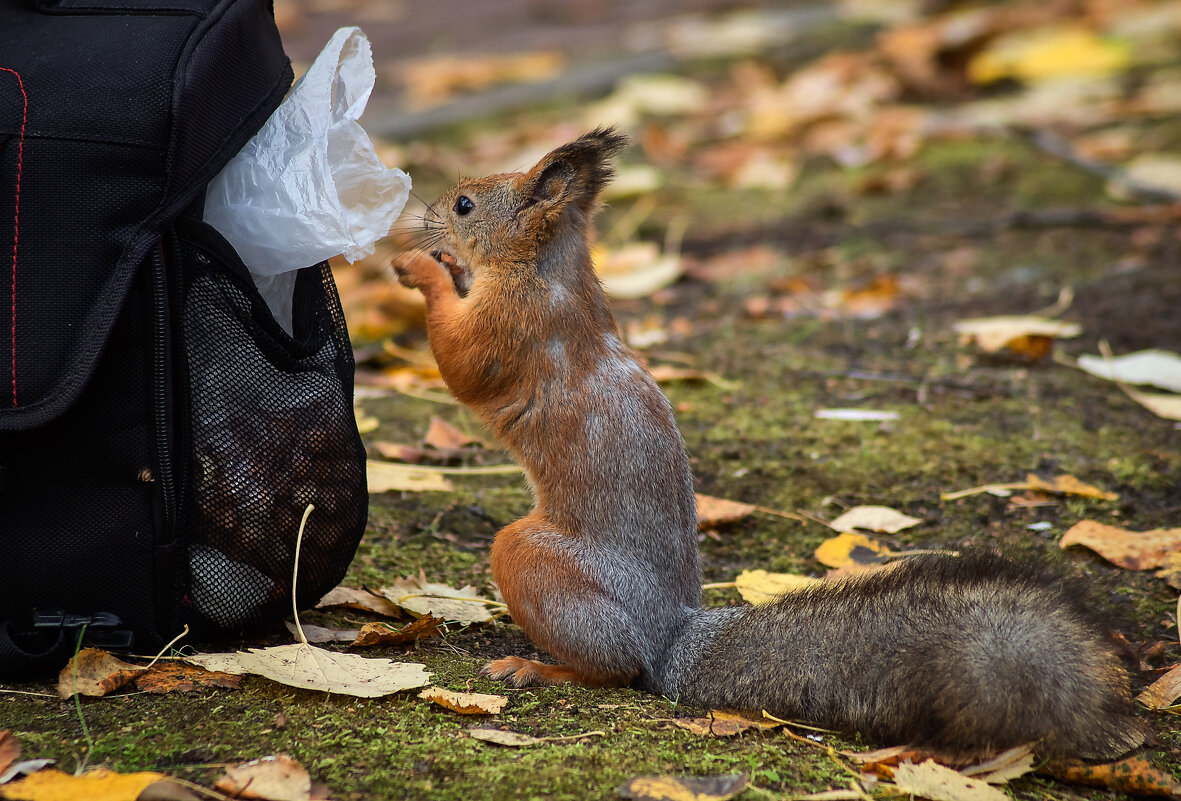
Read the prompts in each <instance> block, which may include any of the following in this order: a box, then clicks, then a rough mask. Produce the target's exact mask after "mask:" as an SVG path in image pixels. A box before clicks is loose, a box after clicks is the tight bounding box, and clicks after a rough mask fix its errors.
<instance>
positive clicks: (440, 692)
mask: <svg viewBox="0 0 1181 801" xmlns="http://www.w3.org/2000/svg"><path fill="white" fill-rule="evenodd" d="M418 697H419V698H422V699H424V700H427V701H433V702H434V703H436V704H438V705H439V706H441V707H445V708H447V709H450V710H451V711H452V712H458V713H459V714H461V715H496V714H498V713H499V712H500V710H502V709H504V705H505V704H507V703H508V698H506V697H505V696H503V695H484V694H483V693H457V692H452V691H451V690H448V689H445V688H443V687H427V688H426V689H425V690H423V691H422V692H420V693H419V694H418Z"/></svg>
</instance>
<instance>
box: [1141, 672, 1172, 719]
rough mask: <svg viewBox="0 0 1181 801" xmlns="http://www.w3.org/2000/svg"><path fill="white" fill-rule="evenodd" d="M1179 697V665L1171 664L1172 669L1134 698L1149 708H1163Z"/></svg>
mask: <svg viewBox="0 0 1181 801" xmlns="http://www.w3.org/2000/svg"><path fill="white" fill-rule="evenodd" d="M1178 698H1181V665H1173V669H1172V670H1170V671H1169V672H1168V673H1166V674H1165V675H1163V676H1161V677H1160V678H1159V679H1157V680H1156V681H1154V682H1153V683H1152V684H1150V685H1148V687H1147V688H1145V690H1144V692H1142V693H1140V694H1139V695H1137V696H1136V700H1137V701H1139V702H1140V703H1142V704H1144V706H1146V707H1148V708H1149V709H1165V708H1167V707H1170V706H1172V705H1173V704H1174V703H1176V701H1177V699H1178Z"/></svg>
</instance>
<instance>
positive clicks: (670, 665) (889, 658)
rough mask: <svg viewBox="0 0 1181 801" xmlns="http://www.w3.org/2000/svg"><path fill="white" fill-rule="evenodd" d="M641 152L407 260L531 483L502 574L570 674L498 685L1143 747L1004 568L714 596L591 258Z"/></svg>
mask: <svg viewBox="0 0 1181 801" xmlns="http://www.w3.org/2000/svg"><path fill="white" fill-rule="evenodd" d="M623 145H624V139H623V137H621V136H619V135H618V134H616V133H614V132H613V131H604V130H598V131H594V132H592V133H590V134H587V135H586V136H583V137H582V138H580V139H578V140H577V141H575V142H572V143H570V144H567V145H564V146H562V147H560V148H558V149H556V150H554V151H553V152H551V153H550V154H548V155H547V156H546V157H544V158H543V159H542V160H541V161H540V162H539V163H538V164H537V165H536V166H535V167H533V168H532V169H531V170H529V171H528V172H527V173H511V174H505V175H493V176H490V177H487V178H479V179H471V180H465V181H461V182H460V183H459V184H458V185H456V186H455V187H454V188H453V189H451V190H450V191H449V192H448V193H447V194H445V195H444V196H443V197H442V198H440V200H439V201H437V202H436V204H433V205H432V207H430V208H429V209H428V219H429V222H428V226H427V227H428V236H430V237H432V239H431V242H430V246H432V247H437V248H438V249H437V250H436V251H435V252H434V253H432V256H433V257H434V258H433V260H432V259H428V258H426V257H425V256H418V257H409V258H406V259H400V260H399V261H398V262H396V263H395V265H394V266H395V269H396V270H397V272H398V277H399V280H401V281H402V283H403V284H405V285H407V286H412V287H417V288H419V289H421V290H422V292H423V295H424V297H425V299H426V304H427V327H428V335H429V337H430V342H431V349H432V350H433V351H434V354H435V357H436V360H437V361H438V364H439V369H440V371H441V372H442V374H443V377H444V379H445V380H446V381H447V384H448V386H449V387H450V389H451V391H452V392H453V393H454V394H455V396H456V397H457V398H458V399H459V400H460V401H462V402H463V403H465V404H467V405H468V406H470V407H471V408H472V409H473V410H475V412H476V413H477V414H478V415H479V416H480V417H481V418H482V419H483V420H484V422H485V423H486V424H487V425H488V426H489V427H490V428H491V429H492V430H493V432H494V433H495V434H496V435H497V436H498V437H499V438H500V439H501V441H502V442H504V444H505V445H506V446H507V447H508V449H509V451H510V452H511V453H512V455H513V457H514V459H516V461H517V462H518V463H519V464H520V465H521V466H522V467H523V468H524V469H525V472H526V475H527V476H528V478H529V482H530V485H531V488H532V490H533V494H534V500H535V507H534V509H533V510H532V511H531V512H530V513H529V514H528V515H527V516H526V517H524V518H522V519H521V520H518V521H516V522H515V523H513V524H511V525H509V526H507V527H506V528H505V529H503V530H502V531H500V532H499V533H498V534H497V536H496V540H495V542H494V543H493V546H492V574H493V577H494V578H495V580H496V582H497V584H498V585H499V587H500V590H501V592H502V593H503V595H504V598H505V601H506V603H507V604H508V607H509V611H510V613H511V614H512V617H513V620H514V622H516V623H517V624H518V625H520V626H521V628H522V629H524V631H525V632H526V634H528V635H529V637H530V638H531V639H532V640H533V641H534V642H535V643H536V644H537V645H538V646H539V647H541V648H544V649H545V650H547V651H549V652H550V653H551V654H552V655H553V656H554V657H556V658H557V659H558V660H559V661H560V662H561V664H560V665H546V664H542V663H539V662H533V661H530V660H525V659H521V658H519V657H508V658H505V659H498V660H494V661H493V662H491V663H489V664H488V665H487V666H486V667H485V668H484V669H483V670H482V671H481V672H482V674H483V675H487V676H491V677H492V678H494V679H498V680H503V681H505V682H508V683H510V684H515V685H517V686H522V685H525V684H531V683H542V682H560V681H578V682H582V683H584V684H588V685H592V686H623V685H629V684H630V685H632V686H636V687H639V688H643V689H647V690H650V691H653V692H657V693H661V694H664V695H666V696H668V697H669V698H672V699H674V700H677V701H679V702H682V703H686V704H692V705H700V706H708V707H719V708H734V709H745V710H751V711H756V712H757V711H759V710H762V709H766V710H767V711H769V712H771V713H772V714H775V715H777V716H779V717H786V718H797V719H800V718H802V719H806V720H809V721H811V722H813V723H817V724H819V725H821V726H826V727H830V728H839V729H844V730H855V731H859V732H862V733H864V734H866V735H868V736H870V737H872V738H875V739H878V740H882V741H888V742H892V743H900V742H905V743H912V744H915V745H920V746H925V747H928V748H932V749H935V750H938V751H942V752H946V753H950V754H960V755H964V756H968V755H985V754H989V753H992V752H994V751H997V750H999V749H1003V748H1006V747H1009V746H1012V745H1018V744H1023V743H1029V742H1037V743H1038V748H1039V752H1040V753H1042V754H1043V755H1045V756H1059V755H1061V756H1068V755H1069V756H1080V757H1086V758H1093V759H1100V758H1109V757H1115V756H1119V755H1120V754H1122V753H1124V752H1126V751H1128V750H1131V749H1132V748H1134V747H1136V746H1137V745H1138V744H1140V743H1141V742H1142V741H1143V739H1144V737H1145V730H1144V728H1143V727H1142V725H1141V724H1139V723H1138V722H1137V721H1136V720H1135V719H1134V718H1133V717H1131V715H1130V708H1131V701H1130V694H1129V690H1128V680H1127V676H1126V675H1125V673H1124V671H1123V669H1122V667H1121V666H1120V665H1119V661H1118V659H1117V657H1116V655H1115V652H1114V649H1113V648H1112V647H1111V646H1110V645H1109V644H1107V643H1106V642H1105V641H1104V639H1103V637H1102V636H1101V634H1100V632H1099V630H1098V628H1097V627H1096V626H1094V625H1092V624H1091V623H1089V622H1088V619H1087V616H1086V614H1085V612H1084V609H1083V606H1082V605H1081V603H1079V602H1077V601H1076V600H1074V599H1073V598H1072V597H1070V595H1069V593H1068V592H1067V591H1066V590H1064V589H1062V587H1061V586H1060V585H1059V584H1058V583H1056V582H1055V581H1054V580H1053V579H1052V578H1046V577H1044V576H1040V575H1038V574H1037V573H1036V572H1035V571H1032V570H1028V569H1025V568H1022V567H1019V566H1016V565H1014V564H1012V563H1010V562H1008V561H1006V560H1004V559H1000V558H998V557H992V556H986V555H967V556H964V557H951V556H925V557H914V558H911V559H907V560H904V561H901V562H899V563H897V564H895V565H893V566H891V567H888V568H886V569H883V570H880V571H875V572H873V573H871V574H868V575H864V576H857V577H853V578H848V579H845V580H841V581H837V582H833V583H831V584H829V585H824V586H820V587H816V588H812V589H809V590H806V591H802V592H797V593H792V594H789V595H787V596H784V597H783V598H782V599H780V600H779V601H777V602H775V603H772V604H769V605H766V606H758V607H731V608H725V609H709V610H706V609H702V608H701V576H700V557H699V555H698V549H697V530H696V507H695V502H694V496H693V483H692V475H691V471H690V467H689V460H688V457H687V455H686V453H685V447H684V443H683V441H682V439H681V434H680V431H679V430H678V429H677V426H676V421H675V418H674V415H673V411H672V408H671V406H670V405H669V403H668V400H667V399H666V398H665V396H664V394H663V393H662V392H661V390H660V388H659V387H658V386H657V384H656V382H655V381H654V380H653V379H652V377H651V375H650V374H649V373H648V372H647V370H645V369H644V367H643V366H642V364H641V363H640V361H639V360H638V359H637V358H636V356H635V354H633V353H632V352H631V351H630V350H629V349H628V348H627V347H625V346H624V344H623V342H622V340H621V339H620V337H619V332H618V328H617V326H616V324H615V320H614V317H613V316H612V314H611V311H610V307H609V305H608V303H607V299H606V297H605V295H604V293H603V289H602V286H601V285H600V284H599V282H598V279H597V278H596V276H595V272H594V265H593V263H592V262H591V256H590V245H589V242H588V236H589V225H590V219H591V217H592V215H593V212H594V208H595V204H596V202H597V196H598V193H599V192H600V191H601V189H602V188H603V186H604V185H605V184H606V183H607V182H608V181H609V180H610V178H611V175H612V168H611V157H612V156H613V155H614V154H615V153H616V152H617V151H618V150H619V149H620V148H621V147H623Z"/></svg>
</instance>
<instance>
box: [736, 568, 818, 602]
mask: <svg viewBox="0 0 1181 801" xmlns="http://www.w3.org/2000/svg"><path fill="white" fill-rule="evenodd" d="M824 583H825V582H824V580H823V579H818V578H812V577H811V576H797V575H794V574H791V573H768V572H767V571H766V570H761V569H760V570H743V571H742V572H741V573H739V574H738V578H736V579H735V580H734V585H735V587H736V588H737V589H738V594H739V595H741V596H742V599H743V600H744V601H746V602H747V603H750V604H754V605H756V606H757V605H759V604H766V603H771V602H772V601H774V600H776V599H778V598H779V597H780V596H781V595H783V594H784V593H785V592H792V591H794V590H801V589H805V588H807V587H814V586H816V585H818V584H824Z"/></svg>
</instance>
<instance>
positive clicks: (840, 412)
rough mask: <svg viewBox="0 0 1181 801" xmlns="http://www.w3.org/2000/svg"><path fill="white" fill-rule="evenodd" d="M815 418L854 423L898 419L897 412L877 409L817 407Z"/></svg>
mask: <svg viewBox="0 0 1181 801" xmlns="http://www.w3.org/2000/svg"><path fill="white" fill-rule="evenodd" d="M813 416H814V417H815V418H816V419H817V420H845V421H848V422H854V423H872V422H888V421H890V420H897V419H898V412H882V411H878V410H877V409H817V410H816V414H815V415H813Z"/></svg>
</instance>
